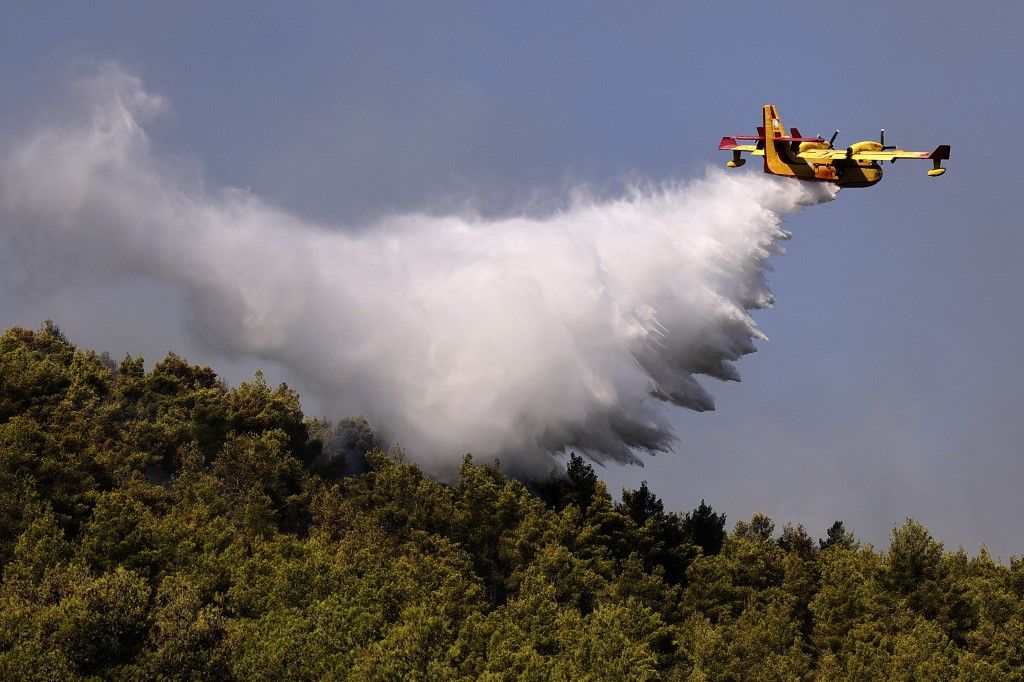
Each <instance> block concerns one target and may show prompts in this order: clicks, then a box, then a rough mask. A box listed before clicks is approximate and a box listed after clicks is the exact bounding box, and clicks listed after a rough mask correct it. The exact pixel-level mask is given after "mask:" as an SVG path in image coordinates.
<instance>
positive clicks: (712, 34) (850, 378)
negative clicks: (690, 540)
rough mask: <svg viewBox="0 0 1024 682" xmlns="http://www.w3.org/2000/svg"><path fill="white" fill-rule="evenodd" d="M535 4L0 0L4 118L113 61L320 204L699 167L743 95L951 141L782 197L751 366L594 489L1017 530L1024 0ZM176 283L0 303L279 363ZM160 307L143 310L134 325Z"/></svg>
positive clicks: (774, 510) (171, 131)
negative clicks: (772, 302) (828, 197)
mask: <svg viewBox="0 0 1024 682" xmlns="http://www.w3.org/2000/svg"><path fill="white" fill-rule="evenodd" d="M551 5H552V4H551V3H528V2H516V3H500V4H499V3H465V4H454V3H383V2H375V3H365V4H361V5H356V6H342V5H341V4H340V3H323V4H306V5H298V4H292V3H266V4H263V5H261V4H258V3H251V2H246V3H238V4H235V5H232V4H230V3H218V4H217V5H216V7H212V6H211V3H194V4H189V3H176V4H172V3H142V2H126V3H68V4H67V5H57V4H50V3H44V2H33V3H17V4H15V3H10V4H9V5H8V6H7V7H6V8H5V10H4V21H3V22H2V23H0V88H2V91H3V93H4V96H3V97H2V98H0V148H2V149H7V148H9V147H10V145H12V144H15V143H16V141H17V140H19V139H22V138H23V136H24V135H26V134H29V133H31V132H32V131H33V130H35V129H37V128H39V127H40V126H41V125H42V123H41V122H42V121H53V120H59V118H60V116H61V107H62V105H61V102H63V101H65V100H66V97H67V94H66V93H67V88H68V84H69V83H72V82H73V81H74V80H76V79H77V78H78V77H80V76H82V75H83V74H88V73H91V72H93V71H94V70H95V68H96V66H97V64H99V63H102V62H107V61H112V62H116V63H117V64H119V65H120V66H121V67H122V68H124V69H126V70H128V71H130V72H131V73H134V74H136V75H138V76H139V77H140V78H142V79H143V80H144V82H145V83H146V87H147V89H148V90H149V91H151V92H155V93H159V94H160V95H162V96H163V97H165V98H166V100H167V101H168V102H169V105H170V109H169V111H168V113H167V115H166V116H165V117H164V118H163V119H162V120H160V121H159V122H158V123H157V124H155V125H153V126H152V127H150V128H148V129H147V130H148V132H149V134H150V135H151V136H152V139H153V142H154V145H155V147H156V148H157V149H158V150H159V151H160V152H161V153H162V154H164V155H167V156H171V157H173V158H176V159H178V161H179V162H180V163H181V164H183V165H190V166H194V167H196V168H201V169H202V172H203V173H204V176H205V180H206V183H207V184H208V185H209V186H211V187H220V186H235V187H242V188H246V189H248V190H250V191H252V192H253V193H254V194H257V195H259V196H261V197H263V198H264V199H266V200H267V201H269V202H272V203H274V204H276V205H279V206H283V207H286V208H287V209H288V210H289V211H290V212H292V213H296V214H299V215H302V216H305V217H307V218H309V219H311V220H318V221H327V222H334V223H346V224H359V223H362V222H366V221H369V220H372V219H373V218H374V217H377V216H380V215H383V214H386V213H389V212H396V211H418V210H429V211H444V210H445V209H446V208H451V207H463V206H467V205H469V206H472V207H474V208H475V209H477V210H479V211H481V212H483V213H485V214H493V215H504V214H507V213H510V212H517V211H520V210H527V211H530V212H537V211H543V210H544V208H545V207H549V206H551V205H556V204H558V203H559V202H560V201H561V200H563V199H564V197H565V193H566V192H567V191H568V189H569V188H571V187H573V186H576V185H579V184H585V185H587V186H589V187H590V188H592V189H593V191H595V192H596V193H599V194H614V193H615V191H616V189H617V188H619V187H621V186H622V185H624V184H626V183H628V182H629V181H631V180H637V179H639V180H652V181H662V180H668V179H687V178H692V177H697V176H700V175H702V174H703V173H704V171H705V168H706V167H707V166H708V165H710V164H714V165H720V164H722V163H724V161H725V158H723V157H724V155H723V154H722V153H721V152H718V151H717V150H716V146H717V143H718V140H719V138H720V137H721V136H722V135H724V134H736V133H742V134H748V133H750V132H752V131H753V126H754V125H756V122H757V118H758V116H759V111H760V106H761V105H762V104H763V103H765V102H774V103H775V104H777V105H778V106H779V108H780V112H781V114H782V117H783V121H784V123H785V124H786V125H787V126H797V127H799V128H800V129H801V130H802V131H803V132H804V133H806V134H815V133H822V134H824V135H826V136H827V135H828V134H830V133H831V131H832V130H833V129H834V128H839V129H840V130H842V133H841V134H840V140H839V142H840V144H844V143H849V142H851V141H854V140H858V139H866V138H869V139H874V138H876V136H877V133H878V128H880V127H885V128H886V130H887V142H889V143H896V144H899V145H900V146H901V147H903V148H909V149H922V150H929V149H932V148H934V147H935V146H936V145H937V144H940V143H945V144H950V145H951V146H952V158H951V159H950V161H949V162H947V164H946V165H947V166H948V167H949V169H950V170H949V172H948V173H947V174H946V175H945V176H943V177H941V178H928V177H927V176H926V175H925V170H927V167H928V166H927V163H919V164H916V163H911V162H902V163H898V164H896V165H892V166H889V165H887V166H886V168H885V170H886V177H885V179H884V180H883V181H882V183H881V184H880V185H878V186H876V187H874V188H871V189H862V190H844V191H843V192H841V193H840V195H839V198H838V199H837V200H836V201H834V202H832V203H829V204H826V205H823V206H817V207H814V208H812V209H809V210H807V211H806V212H804V213H801V214H799V215H797V216H795V217H794V218H793V219H792V220H791V221H790V222H789V224H788V228H789V229H790V230H791V231H792V232H793V233H794V237H793V239H792V240H791V241H790V242H789V243H788V244H787V247H786V248H787V254H786V255H784V256H781V257H776V258H774V259H773V264H774V266H775V268H776V272H775V273H774V274H773V275H772V276H771V284H772V288H773V290H774V292H775V295H776V297H777V303H776V306H775V308H774V309H772V310H766V311H761V312H759V313H757V314H756V318H757V320H758V322H759V323H760V325H761V327H762V328H763V329H764V331H765V332H766V333H767V335H768V336H769V337H770V340H769V341H767V342H761V343H759V346H758V347H759V351H758V353H756V354H754V355H752V356H748V357H746V358H744V359H742V360H741V361H740V362H739V370H740V373H741V375H742V377H743V381H742V382H741V383H739V384H734V383H732V384H718V383H717V382H714V383H709V384H708V386H709V388H710V389H711V391H712V393H714V394H715V396H716V398H717V403H718V409H717V411H716V412H713V413H701V414H698V413H692V412H685V411H676V412H674V413H673V414H674V416H673V420H674V421H675V422H676V424H677V425H678V431H679V433H680V436H681V438H682V441H681V443H680V444H679V446H678V447H677V449H676V452H675V453H674V454H668V455H659V456H658V457H656V458H654V459H648V460H647V466H646V467H645V468H642V469H641V468H636V467H628V468H627V467H608V468H605V469H603V470H601V474H602V476H603V477H604V478H605V480H606V481H607V482H608V483H609V485H610V487H611V488H612V489H613V490H615V491H617V490H618V489H619V488H620V487H622V486H624V485H625V486H635V485H637V484H639V482H640V481H641V480H644V479H646V480H648V482H649V484H650V485H651V487H652V489H653V490H654V491H655V492H656V493H658V494H659V495H661V496H662V497H663V498H664V500H665V502H666V505H667V506H668V507H670V508H673V509H680V510H686V509H690V508H692V507H693V506H695V505H696V504H697V503H698V502H699V501H700V499H701V498H705V499H706V500H707V501H708V502H709V503H710V504H712V505H713V506H714V507H715V508H716V509H718V510H720V511H723V512H725V513H727V514H728V515H729V521H730V525H731V523H732V522H733V521H736V520H739V519H742V518H748V517H749V516H750V514H752V513H753V512H755V511H764V512H767V513H769V514H770V515H771V516H772V517H773V518H774V519H775V520H776V522H777V523H778V525H779V526H780V527H781V524H782V523H783V522H784V521H792V522H802V523H804V524H806V525H807V527H808V530H809V531H810V532H811V533H812V534H814V535H816V536H821V535H823V534H824V530H825V528H827V526H828V525H829V524H831V522H832V521H834V520H836V519H842V520H844V521H845V522H846V524H847V527H848V528H850V529H852V530H853V531H854V532H855V533H856V534H857V535H858V536H860V537H862V538H865V539H868V540H870V541H873V542H875V543H878V544H885V542H886V538H887V535H888V531H889V528H890V527H891V526H892V525H893V524H897V523H899V522H901V521H902V519H903V518H904V517H905V516H914V517H916V518H918V519H920V520H922V521H923V522H924V523H925V524H926V525H928V526H929V527H930V528H931V529H932V531H933V532H934V533H935V534H936V535H937V536H938V537H939V538H940V539H941V540H943V541H944V542H946V543H947V545H949V546H952V547H955V546H956V545H958V544H963V545H965V546H966V547H967V548H968V549H970V550H975V549H977V547H978V545H979V544H982V543H984V544H987V545H988V546H989V548H990V549H991V550H992V551H993V552H994V553H996V554H998V555H1001V556H1004V557H1005V556H1008V555H1010V554H1021V553H1022V552H1024V531H1022V530H1021V529H1022V528H1024V496H1022V495H1021V494H1020V493H1019V492H1018V488H1019V487H1020V486H1021V484H1022V483H1024V457H1022V447H1021V445H1022V443H1024V426H1022V423H1024V422H1022V420H1021V416H1022V413H1024V409H1022V408H1024V392H1022V390H1021V386H1024V363H1022V362H1021V358H1020V352H1021V347H1022V341H1024V322H1022V316H1021V307H1022V306H1021V304H1020V302H1019V300H1020V296H1021V292H1022V291H1024V286H1022V285H1024V273H1022V270H1021V267H1020V263H1021V261H1022V259H1024V235H1022V231H1021V228H1020V225H1019V222H1020V218H1019V216H1020V215H1021V212H1022V211H1021V209H1022V208H1024V190H1022V187H1021V183H1022V180H1024V173H1022V172H1021V170H1020V162H1019V160H1018V159H1017V158H1016V156H1017V152H1016V150H1015V148H1014V147H1013V146H1012V145H1014V144H1015V139H1014V134H1015V133H1016V132H1017V129H1018V128H1019V127H1020V125H1021V111H1024V106H1022V105H1024V101H1022V100H1024V88H1022V87H1021V86H1022V78H1021V76H1020V75H1019V70H1020V65H1021V64H1022V63H1024V59H1022V58H1024V49H1022V48H1021V47H1020V41H1019V40H1018V36H1017V35H1016V34H1017V32H1018V31H1019V26H1020V25H1021V21H1022V19H1024V10H1022V9H1020V8H1019V6H1018V5H1017V4H1015V3H1001V4H992V5H986V6H985V8H984V11H978V9H977V7H975V6H971V5H966V4H963V3H923V2H922V3H900V4H898V5H897V4H895V3H894V4H887V5H881V4H879V5H876V6H872V7H869V8H864V7H863V5H862V4H857V5H856V6H854V3H845V4H844V6H842V7H838V6H832V5H829V6H827V7H826V6H822V5H820V4H811V3H806V4H797V3H790V4H786V5H785V6H784V8H785V10H788V13H787V12H784V11H783V9H782V7H783V6H778V8H776V7H775V6H772V7H771V9H770V10H766V9H765V7H766V5H765V3H756V4H755V3H749V4H748V3H728V4H727V5H722V6H721V9H718V5H714V4H713V3H693V5H694V7H693V8H689V7H686V6H682V7H681V6H680V4H679V3H665V4H657V3H645V4H635V3H630V4H627V3H593V2H588V3H578V4H571V3H561V4H559V5H558V6H557V7H552V6H551ZM1004 144H1005V145H1009V146H1008V147H1007V148H1006V149H1005V150H1003V149H1001V148H1000V145H1004ZM745 170H746V169H745ZM744 172H745V171H744ZM181 296H182V294H180V293H177V292H176V291H174V290H171V289H168V288H166V287H163V286H161V285H159V284H156V283H153V282H151V281H149V280H148V279H146V278H144V277H138V278H136V279H133V280H129V281H126V280H118V281H112V282H110V283H109V284H107V285H103V286H98V285H97V286H95V287H92V288H87V289H79V290H76V291H74V292H73V293H68V292H66V291H65V292H63V293H55V294H54V293H51V294H39V295H36V296H30V297H26V296H24V295H23V294H16V293H15V292H13V291H2V292H0V324H2V325H3V326H4V327H7V326H10V325H12V324H23V325H28V326H32V327H35V326H38V325H39V323H40V321H41V320H42V319H43V318H45V317H47V316H51V317H53V318H54V319H55V320H57V322H58V323H59V324H60V325H61V326H62V328H63V329H64V330H65V331H66V333H67V334H68V335H69V336H70V337H71V338H72V339H73V340H75V341H76V342H78V343H79V344H81V345H84V346H89V347H96V348H99V349H107V350H109V351H110V352H111V353H112V354H114V355H115V356H116V355H120V354H122V353H124V352H129V351H130V352H133V353H142V354H143V355H145V357H146V358H147V359H148V360H150V361H154V360H156V359H158V358H159V357H161V356H162V355H163V354H164V353H165V352H166V351H167V350H171V349H173V350H175V351H177V352H179V353H182V354H185V355H186V356H187V357H188V358H189V359H191V360H193V361H197V362H207V363H211V364H213V365H214V366H215V367H216V368H217V369H218V371H220V372H221V373H222V374H223V375H224V376H225V377H226V378H228V379H229V380H230V381H233V382H235V381H238V380H240V379H242V378H244V377H245V376H248V375H250V374H251V372H252V370H253V369H254V368H255V367H256V366H263V367H264V368H265V369H267V370H268V374H269V375H270V376H271V377H272V378H273V379H275V380H277V379H284V380H289V381H291V380H292V379H291V378H290V377H288V376H286V375H285V374H284V373H283V371H282V370H281V369H280V368H276V367H273V366H270V367H267V366H266V363H264V362H258V361H255V360H253V359H251V358H246V357H231V358H227V357H224V356H223V355H222V354H221V353H220V352H219V351H218V349H217V348H209V347H202V346H199V345H198V344H197V342H196V341H194V340H192V336H191V335H190V334H189V333H188V331H189V330H188V328H187V321H186V320H185V319H184V318H183V317H182V316H181V315H178V314H175V312H174V311H176V310H179V309H180V307H181V303H182V301H181ZM154 308H155V309H159V310H166V311H167V314H166V315H165V316H162V318H161V321H160V323H159V324H147V325H146V326H144V327H143V326H139V325H137V324H133V320H134V319H135V318H141V319H147V320H152V319H153V317H154V316H153V315H152V314H151V311H152V310H153V309H154ZM300 388H301V387H300ZM308 407H309V411H311V412H315V411H317V410H319V409H323V406H318V405H315V404H314V405H308Z"/></svg>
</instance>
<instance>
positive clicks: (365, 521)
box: [0, 324, 1024, 680]
mask: <svg viewBox="0 0 1024 682" xmlns="http://www.w3.org/2000/svg"><path fill="white" fill-rule="evenodd" d="M725 521H726V519H725V516H724V515H722V514H719V513H717V512H715V510H714V509H712V507H710V506H709V505H707V504H706V503H705V502H704V501H703V500H701V502H700V504H699V505H698V506H697V507H696V508H694V509H693V510H692V511H690V512H688V513H685V514H680V513H676V512H672V511H666V510H665V508H664V504H663V503H662V501H661V500H660V499H658V498H657V496H655V495H654V494H653V493H652V492H651V491H650V489H649V488H648V487H647V485H646V483H645V484H643V485H641V486H640V488H639V489H637V490H626V491H623V492H622V496H621V500H620V501H615V499H614V498H613V497H612V495H611V494H610V493H609V491H608V490H607V488H606V487H605V485H604V484H603V483H602V482H601V480H600V479H599V478H598V477H597V475H596V474H595V473H594V470H593V469H592V468H591V467H590V465H588V464H587V463H586V462H585V461H584V460H583V459H582V458H580V457H577V456H575V455H573V456H572V457H571V458H570V460H569V462H568V465H567V467H566V471H565V473H564V476H558V477H555V478H552V479H551V480H548V481H541V482H532V483H530V484H529V485H527V484H524V483H522V482H520V481H517V480H515V479H512V478H509V477H508V476H506V475H505V474H504V473H503V472H502V471H501V469H500V468H499V467H498V466H497V465H478V464H476V463H475V462H474V461H473V460H472V458H471V457H469V456H467V457H466V458H465V460H464V462H463V464H462V466H461V467H460V469H459V472H458V477H457V479H456V480H455V481H454V483H453V484H451V485H448V484H444V483H440V482H438V481H436V480H433V479H431V478H430V477H428V476H425V475H424V474H423V473H422V472H421V471H420V469H419V468H418V467H417V466H416V465H415V464H413V463H410V462H409V461H406V459H405V458H404V456H403V454H402V453H401V452H400V451H389V452H386V451H384V450H382V449H381V443H380V441H379V439H378V438H377V437H376V435H375V434H374V433H373V431H372V429H371V428H370V425H369V424H367V423H366V421H365V420H363V419H361V418H349V419H345V420H341V421H340V422H338V423H336V424H329V423H327V422H325V421H323V420H318V419H310V418H307V417H306V416H305V415H304V414H303V412H302V410H301V406H300V403H299V396H298V395H297V394H296V393H295V392H294V391H292V390H291V389H289V388H288V387H287V386H284V385H282V386H278V387H276V388H273V387H271V386H268V385H267V383H266V381H265V380H264V379H263V377H262V375H260V374H259V373H257V375H256V376H255V378H254V379H253V380H252V381H247V382H244V383H242V384H241V385H240V386H238V387H235V388H230V387H228V386H226V385H225V384H224V383H223V382H222V381H220V380H219V379H218V378H217V376H216V374H215V373H214V372H213V371H212V370H211V369H209V368H205V367H198V366H195V365H192V364H189V363H188V362H186V361H185V360H184V359H182V358H180V357H177V356H175V355H168V356H167V357H166V358H164V359H163V360H161V361H160V362H159V363H157V364H156V365H155V366H153V367H152V369H150V370H149V371H146V370H145V367H144V365H143V362H142V359H141V358H135V357H127V358H125V359H124V360H123V361H121V362H120V363H114V362H111V361H110V359H109V358H108V357H106V356H104V355H98V354H96V353H94V352H92V351H88V350H81V349H77V348H75V347H74V346H73V345H72V344H71V343H69V342H68V340H67V339H65V338H64V336H63V335H62V334H61V333H60V331H59V329H57V328H56V326H54V325H52V324H47V325H46V326H44V328H43V329H42V330H40V331H29V330H25V329H20V328H13V329H10V330H8V331H7V332H6V333H5V334H3V336H0V569H2V576H3V577H2V583H0V678H2V679H86V678H88V679H232V678H239V679H268V680H270V679H275V680H276V679H325V678H326V679H359V680H362V679H480V678H484V679H513V678H515V679H565V680H568V679H595V680H597V679H601V680H605V679H606V680H620V679H680V680H683V679H685V680H719V679H721V680H745V679H857V680H860V679H906V680H911V679H935V680H945V679H965V680H967V679H970V680H975V679H978V680H980V679H985V680H989V679H995V680H997V679H1022V677H1024V561H1021V560H1019V559H1014V560H1012V561H1011V562H1010V564H1009V565H1004V564H1001V563H999V562H997V561H995V560H993V559H992V557H990V556H989V555H988V554H987V553H986V552H985V551H984V550H983V551H982V552H981V553H980V554H978V555H977V556H968V555H967V554H966V553H965V552H963V551H962V550H961V551H957V552H948V551H946V550H945V549H944V548H943V546H942V544H941V543H939V542H938V541H937V540H936V539H935V538H933V537H932V536H931V534H930V533H929V532H928V530H927V529H926V528H925V527H924V526H922V525H921V524H920V523H918V522H916V521H913V520H907V521H906V522H905V523H903V524H902V525H900V526H899V527H897V528H894V529H893V533H892V538H891V544H890V548H889V549H888V550H887V551H884V552H882V551H878V550H875V549H874V548H872V547H870V546H867V545H863V544H861V543H859V542H858V541H857V540H856V539H855V538H854V536H853V535H852V534H851V533H850V532H849V531H848V530H847V529H846V528H845V527H844V526H843V524H842V523H841V522H836V524H834V525H833V526H832V527H831V528H829V529H827V532H826V533H825V537H823V538H821V539H814V538H812V537H811V536H810V535H809V534H808V532H807V531H806V530H805V529H804V528H803V526H796V527H793V526H790V525H786V526H785V527H783V528H782V529H781V531H778V530H777V529H776V528H775V525H774V523H773V522H772V520H771V519H769V518H768V517H766V516H764V515H761V514H757V515H755V516H754V517H753V518H751V519H750V520H748V521H740V522H739V523H736V524H735V525H734V527H733V529H732V530H731V532H728V533H727V532H726V526H725Z"/></svg>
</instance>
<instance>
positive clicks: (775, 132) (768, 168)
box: [764, 104, 786, 173]
mask: <svg viewBox="0 0 1024 682" xmlns="http://www.w3.org/2000/svg"><path fill="white" fill-rule="evenodd" d="M776 137H786V129H785V128H784V127H783V126H782V119H781V118H780V117H779V110H778V109H776V108H775V105H774V104H765V105H764V172H765V173H775V172H776V169H777V168H778V166H780V165H781V164H782V159H780V158H779V150H778V149H777V148H776V146H775V145H776V142H775V138H776Z"/></svg>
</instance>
